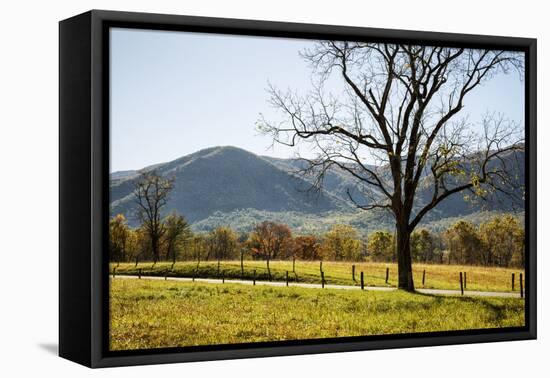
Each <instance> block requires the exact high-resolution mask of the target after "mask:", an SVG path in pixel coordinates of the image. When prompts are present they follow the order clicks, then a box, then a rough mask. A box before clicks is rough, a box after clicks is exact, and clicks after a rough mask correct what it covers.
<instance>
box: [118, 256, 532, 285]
mask: <svg viewBox="0 0 550 378" xmlns="http://www.w3.org/2000/svg"><path fill="white" fill-rule="evenodd" d="M352 264H355V271H356V274H355V279H356V281H353V280H352V275H351V269H352V268H351V266H352ZM115 266H116V264H111V271H112V269H113V268H114V267H115ZM196 267H197V263H196V262H177V263H176V264H175V266H174V267H173V269H172V263H166V262H162V263H157V264H156V265H155V266H154V267H153V264H152V263H151V262H142V263H140V264H138V266H137V267H136V266H135V264H134V263H122V264H120V265H119V266H118V267H117V268H116V272H117V274H138V270H139V269H141V271H142V274H143V275H155V276H164V275H165V274H168V275H169V276H179V277H193V275H195V274H196V277H200V278H216V277H220V276H221V274H223V275H224V277H225V278H228V279H230V278H235V279H241V278H244V279H249V280H251V279H252V278H253V275H254V271H256V278H257V279H258V280H267V279H268V274H267V269H266V264H265V261H245V262H244V275H242V274H241V266H240V261H222V262H221V264H220V273H219V274H218V263H217V262H215V261H214V262H213V261H205V262H201V263H200V265H199V269H198V271H196V272H195V269H196ZM386 268H389V269H390V274H389V281H388V285H386V283H385V279H386ZM424 270H426V281H425V285H422V274H423V271H424ZM287 271H288V272H289V279H290V280H291V281H299V282H310V283H319V282H320V280H321V278H320V270H319V262H318V261H316V262H312V261H296V273H295V274H294V273H293V272H292V261H272V262H271V275H272V280H274V281H284V280H285V279H286V272H287ZM323 271H324V273H325V281H326V283H328V284H340V285H359V284H360V282H359V280H360V272H361V271H363V272H364V277H365V285H367V286H396V285H397V265H396V264H391V263H373V262H363V263H351V262H334V261H325V262H323ZM459 272H466V273H467V274H466V275H467V286H466V288H467V290H477V291H511V289H512V287H511V275H512V273H516V286H515V290H516V291H519V273H523V270H520V269H508V268H494V267H478V266H460V265H430V264H415V265H414V266H413V274H414V282H415V285H416V287H417V288H428V289H454V290H459V289H460V283H459V282H460V281H459Z"/></svg>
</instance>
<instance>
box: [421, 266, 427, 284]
mask: <svg viewBox="0 0 550 378" xmlns="http://www.w3.org/2000/svg"><path fill="white" fill-rule="evenodd" d="M424 285H426V269H424V270H423V271H422V286H424Z"/></svg>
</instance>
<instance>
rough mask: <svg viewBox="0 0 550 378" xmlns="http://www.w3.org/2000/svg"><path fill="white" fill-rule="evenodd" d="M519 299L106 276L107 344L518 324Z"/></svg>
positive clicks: (521, 306) (520, 319)
mask: <svg viewBox="0 0 550 378" xmlns="http://www.w3.org/2000/svg"><path fill="white" fill-rule="evenodd" d="M523 324H524V301H523V300H521V299H516V298H472V297H445V296H432V295H424V294H410V293H406V292H402V291H395V292H375V291H369V292H362V291H355V290H353V291H351V290H350V291H348V290H330V289H325V290H321V289H304V288H297V287H266V286H246V285H238V284H225V285H220V284H206V283H191V282H176V281H153V280H128V279H120V278H118V279H117V278H115V279H114V280H111V341H110V345H111V349H112V350H130V349H142V348H159V347H174V346H191V345H208V344H232V343H246V342H261V341H280V340H296V339H314V338H328V337H343V336H358V335H383V334H397V333H414V332H432V331H447V330H464V329H483V328H497V327H513V326H522V325H523Z"/></svg>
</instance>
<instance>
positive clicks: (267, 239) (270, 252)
mask: <svg viewBox="0 0 550 378" xmlns="http://www.w3.org/2000/svg"><path fill="white" fill-rule="evenodd" d="M249 245H250V249H251V252H252V254H253V255H254V256H258V257H260V258H263V259H265V261H266V266H267V274H268V276H269V279H271V269H270V267H269V262H270V261H271V260H272V259H275V258H277V257H279V256H280V255H282V254H283V253H284V252H285V251H288V250H289V249H290V248H291V247H292V232H291V231H290V228H289V227H288V226H287V225H285V224H279V223H275V222H271V221H264V222H262V223H260V224H258V225H256V227H255V228H254V231H252V233H251V234H250V239H249Z"/></svg>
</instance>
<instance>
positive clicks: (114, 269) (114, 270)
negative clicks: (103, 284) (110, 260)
mask: <svg viewBox="0 0 550 378" xmlns="http://www.w3.org/2000/svg"><path fill="white" fill-rule="evenodd" d="M115 273H116V266H115V267H114V268H113V278H115Z"/></svg>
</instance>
